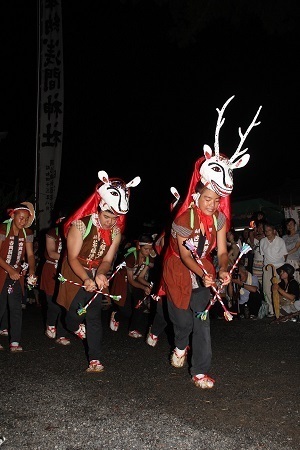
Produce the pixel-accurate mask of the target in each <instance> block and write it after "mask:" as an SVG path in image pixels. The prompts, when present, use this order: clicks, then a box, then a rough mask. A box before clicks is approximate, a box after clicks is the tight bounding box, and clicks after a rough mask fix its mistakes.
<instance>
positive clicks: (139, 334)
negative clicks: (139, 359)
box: [128, 330, 142, 339]
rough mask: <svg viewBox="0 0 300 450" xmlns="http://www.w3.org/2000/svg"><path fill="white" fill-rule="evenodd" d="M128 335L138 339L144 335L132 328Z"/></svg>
mask: <svg viewBox="0 0 300 450" xmlns="http://www.w3.org/2000/svg"><path fill="white" fill-rule="evenodd" d="M128 336H130V337H132V338H135V339H138V338H141V337H142V334H141V333H140V332H139V331H137V330H132V331H129V333H128Z"/></svg>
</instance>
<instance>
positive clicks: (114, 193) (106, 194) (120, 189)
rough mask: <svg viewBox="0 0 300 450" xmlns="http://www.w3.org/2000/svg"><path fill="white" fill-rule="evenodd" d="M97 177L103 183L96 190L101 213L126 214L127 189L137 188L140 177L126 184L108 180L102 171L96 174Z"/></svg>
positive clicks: (127, 204)
mask: <svg viewBox="0 0 300 450" xmlns="http://www.w3.org/2000/svg"><path fill="white" fill-rule="evenodd" d="M98 177H99V179H100V180H101V181H102V182H103V184H102V185H101V186H100V187H99V188H98V189H97V191H98V193H99V195H100V197H101V200H100V203H99V207H100V209H101V211H106V210H109V211H111V212H112V213H113V214H121V215H123V214H127V213H128V211H129V192H130V190H129V188H130V187H135V186H137V185H138V184H139V183H140V182H141V179H140V177H135V178H134V179H133V180H131V181H130V182H129V183H127V184H126V183H125V182H124V181H123V180H120V179H114V180H109V177H108V175H107V173H106V172H105V171H104V170H100V171H99V172H98Z"/></svg>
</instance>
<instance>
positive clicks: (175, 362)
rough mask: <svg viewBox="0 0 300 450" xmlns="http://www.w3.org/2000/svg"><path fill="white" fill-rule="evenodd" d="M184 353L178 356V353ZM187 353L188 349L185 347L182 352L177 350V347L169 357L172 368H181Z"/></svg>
mask: <svg viewBox="0 0 300 450" xmlns="http://www.w3.org/2000/svg"><path fill="white" fill-rule="evenodd" d="M182 351H184V353H182V354H180V353H179V354H178V352H182ZM187 352H188V347H186V348H185V349H184V350H179V349H178V348H177V347H176V348H175V349H174V350H173V353H172V355H171V364H172V366H173V367H176V368H177V367H183V366H184V363H185V361H186V358H187Z"/></svg>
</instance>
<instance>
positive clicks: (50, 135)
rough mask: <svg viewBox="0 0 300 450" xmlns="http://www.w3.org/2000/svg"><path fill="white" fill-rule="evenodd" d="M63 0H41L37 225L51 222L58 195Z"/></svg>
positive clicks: (60, 152)
mask: <svg viewBox="0 0 300 450" xmlns="http://www.w3.org/2000/svg"><path fill="white" fill-rule="evenodd" d="M61 19H62V16H61V0H55V1H54V0H52V1H49V0H40V64H39V81H40V82H39V133H38V134H39V136H38V138H39V141H38V148H37V167H38V170H37V188H38V193H37V211H36V213H37V228H38V230H39V231H40V230H42V229H44V228H48V227H49V225H50V224H51V219H52V217H51V214H52V211H53V208H54V204H55V200H56V197H57V192H58V187H59V178H60V166H61V155H62V137H63V100H64V98H63V94H64V92H63V88H64V85H63V45H62V20H61Z"/></svg>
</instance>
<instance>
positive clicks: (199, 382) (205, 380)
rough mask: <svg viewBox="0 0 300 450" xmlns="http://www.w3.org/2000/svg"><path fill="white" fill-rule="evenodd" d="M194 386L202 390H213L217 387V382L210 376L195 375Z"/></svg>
mask: <svg viewBox="0 0 300 450" xmlns="http://www.w3.org/2000/svg"><path fill="white" fill-rule="evenodd" d="M192 382H193V383H194V385H195V386H196V387H198V388H201V389H211V388H213V387H214V385H215V380H213V379H212V378H210V377H209V376H208V375H194V376H193V378H192Z"/></svg>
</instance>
